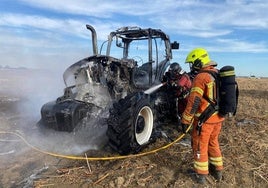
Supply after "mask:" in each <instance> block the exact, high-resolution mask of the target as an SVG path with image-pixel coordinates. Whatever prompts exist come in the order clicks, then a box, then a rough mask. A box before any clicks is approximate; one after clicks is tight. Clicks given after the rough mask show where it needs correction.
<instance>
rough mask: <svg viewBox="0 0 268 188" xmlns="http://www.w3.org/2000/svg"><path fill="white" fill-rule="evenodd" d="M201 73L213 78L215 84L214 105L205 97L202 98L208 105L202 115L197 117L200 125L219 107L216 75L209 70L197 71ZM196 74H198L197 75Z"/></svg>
mask: <svg viewBox="0 0 268 188" xmlns="http://www.w3.org/2000/svg"><path fill="white" fill-rule="evenodd" d="M202 72H206V73H209V74H210V75H212V76H213V78H214V80H215V83H216V88H217V89H216V103H215V102H213V101H212V100H211V99H209V98H208V97H207V96H203V97H204V99H205V100H206V101H207V102H208V103H209V105H208V107H207V108H206V109H205V110H204V111H203V112H202V114H201V115H200V116H199V123H200V124H202V123H204V122H205V121H207V119H208V118H210V116H212V114H214V113H215V112H216V111H218V110H219V106H218V96H219V95H218V94H219V88H218V84H219V77H218V73H217V72H214V71H209V70H201V71H199V73H202ZM199 73H198V74H199Z"/></svg>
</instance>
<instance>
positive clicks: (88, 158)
mask: <svg viewBox="0 0 268 188" xmlns="http://www.w3.org/2000/svg"><path fill="white" fill-rule="evenodd" d="M190 128H191V126H189V127H188V128H187V130H186V132H188V131H189V130H190ZM0 134H11V135H15V136H17V137H19V138H20V139H21V140H22V141H23V142H24V143H25V144H26V145H28V146H29V147H30V148H32V149H34V150H36V151H38V152H41V153H43V154H47V155H51V156H54V157H60V158H65V159H73V160H90V161H105V160H117V159H126V158H134V157H141V156H145V155H149V154H154V153H156V152H158V151H161V150H164V149H167V148H168V147H170V146H172V145H173V144H175V143H176V142H178V141H180V140H181V139H182V138H183V137H184V136H185V134H181V135H179V137H178V138H177V139H176V140H174V141H172V142H171V143H169V144H167V145H165V146H162V147H160V148H157V149H154V150H151V151H147V152H142V153H137V154H131V155H118V156H111V157H82V156H73V155H62V154H57V153H52V152H48V151H43V150H41V149H39V148H37V147H35V146H33V145H31V144H30V143H29V142H28V141H27V140H26V139H25V138H24V137H23V136H21V135H20V134H18V133H15V132H8V131H7V132H6V131H0Z"/></svg>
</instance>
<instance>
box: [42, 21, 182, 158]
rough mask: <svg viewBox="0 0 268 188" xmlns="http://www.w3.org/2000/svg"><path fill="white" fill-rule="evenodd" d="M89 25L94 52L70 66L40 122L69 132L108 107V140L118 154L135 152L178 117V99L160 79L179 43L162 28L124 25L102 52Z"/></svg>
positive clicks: (43, 112) (43, 107)
mask: <svg viewBox="0 0 268 188" xmlns="http://www.w3.org/2000/svg"><path fill="white" fill-rule="evenodd" d="M86 27H87V29H88V30H90V31H91V34H92V46H93V55H92V56H90V57H87V58H84V59H82V60H80V61H78V62H77V63H75V64H73V65H71V66H70V67H69V68H67V70H66V71H65V72H64V74H63V79H64V82H65V85H66V88H65V89H64V94H63V96H61V97H58V98H57V99H56V100H55V101H52V102H48V103H46V104H44V105H43V106H42V108H41V120H40V122H41V124H42V125H43V126H45V127H49V128H53V129H55V130H58V131H68V132H71V131H73V130H74V128H75V127H76V126H77V124H78V123H79V122H80V121H82V120H83V119H84V118H91V117H92V118H94V117H95V116H98V115H99V114H100V113H101V111H103V110H107V109H109V110H108V111H109V115H107V117H106V119H105V120H106V122H107V125H108V126H107V132H106V135H107V137H108V140H109V145H110V146H111V147H112V148H113V149H114V150H115V151H117V152H119V153H120V154H128V153H137V152H139V151H140V150H141V149H142V148H143V147H145V146H146V145H148V144H149V143H151V142H152V141H154V140H155V138H156V137H157V129H158V127H159V126H160V125H161V123H162V122H164V121H166V120H172V119H174V118H175V119H176V117H174V115H175V116H176V114H175V113H174V111H176V103H175V102H174V100H175V99H174V97H172V96H171V95H170V94H169V92H167V91H166V87H165V86H163V85H164V84H162V83H161V79H162V77H163V75H164V73H165V71H166V70H167V68H168V66H169V64H170V61H171V59H172V49H178V48H179V44H178V43H177V42H174V43H171V42H170V39H169V36H168V35H166V34H165V33H164V32H163V31H161V30H159V29H151V28H148V29H141V28H139V27H123V28H120V29H118V30H116V31H114V32H111V33H110V35H109V36H108V40H107V41H105V42H104V43H103V44H102V45H101V48H100V52H98V47H97V34H96V31H95V29H94V28H93V27H92V26H90V25H87V26H86ZM103 49H106V50H103ZM162 86H163V87H162Z"/></svg>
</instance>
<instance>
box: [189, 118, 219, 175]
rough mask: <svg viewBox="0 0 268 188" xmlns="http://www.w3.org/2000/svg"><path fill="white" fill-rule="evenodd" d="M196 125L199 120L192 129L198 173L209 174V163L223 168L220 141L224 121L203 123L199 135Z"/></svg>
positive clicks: (195, 168)
mask: <svg viewBox="0 0 268 188" xmlns="http://www.w3.org/2000/svg"><path fill="white" fill-rule="evenodd" d="M196 126H197V122H196V121H195V122H194V127H193V131H192V149H193V154H194V170H195V172H196V173H198V174H208V173H209V170H208V166H209V163H210V164H211V165H213V166H214V167H215V168H216V170H219V171H220V170H222V169H223V162H222V155H221V150H220V145H219V141H218V138H219V134H220V131H221V126H222V122H217V123H203V125H202V130H201V132H200V135H198V131H197V130H196Z"/></svg>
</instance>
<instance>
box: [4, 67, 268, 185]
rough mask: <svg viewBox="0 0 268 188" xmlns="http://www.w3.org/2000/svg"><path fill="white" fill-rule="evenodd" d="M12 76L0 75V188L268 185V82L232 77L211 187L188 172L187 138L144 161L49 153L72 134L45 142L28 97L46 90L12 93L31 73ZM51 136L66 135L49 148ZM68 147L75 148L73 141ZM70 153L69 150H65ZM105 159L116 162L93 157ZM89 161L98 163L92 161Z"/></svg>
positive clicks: (104, 149)
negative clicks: (230, 108) (233, 105)
mask: <svg viewBox="0 0 268 188" xmlns="http://www.w3.org/2000/svg"><path fill="white" fill-rule="evenodd" d="M7 72H8V73H9V74H8V73H7ZM17 72H18V71H17V70H16V74H14V70H9V71H6V70H1V74H0V75H1V76H0V82H1V87H2V88H1V89H0V103H1V104H0V121H1V128H0V146H1V151H0V187H49V188H50V187H85V188H87V187H153V188H155V187H224V188H225V187H268V166H267V165H268V159H267V156H268V137H267V134H268V133H267V131H268V128H267V124H268V107H267V105H268V97H267V96H268V79H264V78H262V79H256V78H237V81H238V85H239V89H240V97H239V105H238V110H237V114H236V116H235V117H233V118H231V119H226V120H225V122H224V125H223V128H222V132H221V135H220V138H219V141H220V145H221V150H222V153H223V160H224V171H223V180H222V181H221V182H216V181H215V179H214V178H213V177H212V176H211V175H208V176H207V177H206V180H207V181H206V184H204V185H199V184H197V183H196V182H195V181H194V179H193V174H192V173H191V172H192V171H191V169H192V163H193V160H192V152H191V146H190V135H189V134H187V135H186V137H184V138H183V139H181V140H179V141H178V142H176V143H174V144H172V145H170V146H169V147H166V148H164V149H163V150H161V151H157V152H153V153H150V154H148V155H144V156H130V157H128V158H123V159H115V158H116V157H117V156H118V154H116V153H114V152H113V151H112V150H111V149H110V148H109V147H108V146H107V145H105V144H102V145H101V146H97V148H98V149H97V150H96V149H94V148H90V149H88V150H86V151H85V152H83V153H80V154H77V153H76V154H72V153H70V152H69V153H68V152H66V150H64V151H65V153H63V155H67V156H79V157H80V158H83V159H80V160H76V159H66V158H64V157H61V156H52V155H53V154H54V153H58V154H62V152H63V151H61V150H57V149H59V148H61V147H62V145H64V143H65V142H67V140H68V138H69V137H70V139H71V140H72V139H73V137H71V136H70V135H65V134H63V133H62V134H57V133H50V134H49V135H48V134H47V135H48V139H45V140H42V139H43V138H41V136H40V132H39V131H38V130H37V127H36V125H35V124H36V122H37V121H38V118H40V117H39V111H40V106H38V107H39V109H37V108H34V107H33V105H29V104H32V103H33V101H32V100H31V99H30V98H29V96H30V95H29V93H33V92H35V94H36V95H35V98H37V99H38V97H40V96H42V97H43V95H44V93H41V94H40V93H39V92H40V91H39V90H42V89H39V90H38V91H39V92H37V90H36V88H35V90H34V91H33V87H30V86H29V87H24V86H23V88H22V89H20V90H19V91H20V92H16V91H17V90H18V88H21V87H22V86H21V84H18V83H21V80H27V78H26V76H25V75H27V77H28V76H29V74H31V75H32V74H33V73H32V72H30V73H29V72H28V71H27V70H23V71H21V70H20V73H19V74H18V73H17ZM26 73H27V74H26ZM34 74H37V75H39V74H42V75H46V74H47V73H44V72H42V73H40V72H38V73H34ZM14 75H16V76H14ZM28 79H30V78H29V77H28ZM31 79H32V78H31ZM39 79H43V80H46V79H48V77H46V76H43V77H42V78H39ZM49 79H52V78H51V77H49ZM39 81H40V80H39ZM51 84H53V82H51ZM39 87H41V86H40V85H39ZM42 87H49V88H51V87H52V86H50V85H45V86H44V85H43V86H42ZM51 89H53V88H51ZM14 91H15V92H14ZM38 93H39V94H38ZM48 93H49V92H48ZM59 95H60V94H59ZM35 102H36V101H35ZM38 102H41V103H44V101H40V100H39V101H38ZM45 102H47V101H45ZM35 104H36V103H35ZM22 109H23V110H22ZM26 109H30V110H26ZM174 127H175V126H174V125H169V126H167V127H166V128H165V133H166V134H167V135H168V137H169V138H166V137H162V138H159V139H158V140H156V142H155V143H153V144H151V145H150V146H148V147H146V148H145V149H144V150H143V151H142V152H148V151H151V150H154V149H156V148H161V147H163V146H165V145H167V144H169V143H171V140H175V139H176V138H177V137H178V136H179V135H180V133H179V132H178V131H177V130H176V129H175V128H174ZM53 134H55V135H56V136H59V135H61V136H64V138H62V139H63V141H61V138H58V142H60V143H59V144H58V145H57V144H55V145H54V147H53V143H50V145H49V144H48V143H49V142H53V140H51V139H50V138H51V135H53ZM18 135H19V136H21V137H18ZM83 138H84V137H83ZM37 140H39V142H38V143H37ZM79 144H81V140H80V142H79ZM83 144H84V143H82V145H83ZM67 145H69V146H70V147H72V145H71V144H70V143H67ZM33 146H34V148H33ZM45 146H46V147H45ZM48 146H49V147H48ZM38 149H40V150H38ZM65 149H66V148H65ZM44 151H46V152H51V153H44ZM69 151H72V150H71V149H70V148H69ZM107 156H108V157H115V158H114V159H112V160H104V159H103V158H102V159H99V160H96V158H98V157H107ZM92 157H96V158H94V160H91V159H92Z"/></svg>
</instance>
